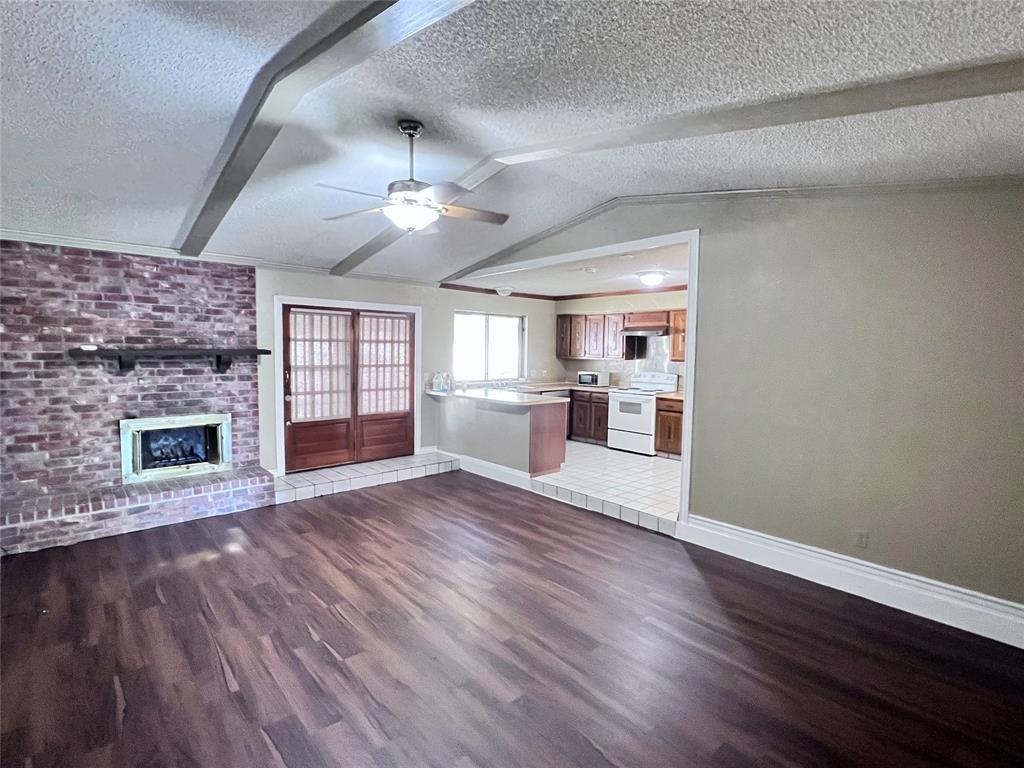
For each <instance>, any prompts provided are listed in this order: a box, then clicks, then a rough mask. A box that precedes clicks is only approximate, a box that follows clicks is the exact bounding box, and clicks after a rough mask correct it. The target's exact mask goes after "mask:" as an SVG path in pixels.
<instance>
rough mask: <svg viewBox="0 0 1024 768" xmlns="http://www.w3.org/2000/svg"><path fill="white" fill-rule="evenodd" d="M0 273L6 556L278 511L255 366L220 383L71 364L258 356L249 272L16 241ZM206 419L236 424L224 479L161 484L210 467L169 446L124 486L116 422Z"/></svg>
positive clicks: (218, 475)
mask: <svg viewBox="0 0 1024 768" xmlns="http://www.w3.org/2000/svg"><path fill="white" fill-rule="evenodd" d="M0 258H2V261H3V270H2V274H0V324H2V336H0V340H2V344H3V350H2V354H0V380H2V384H3V394H2V410H0V419H2V428H3V438H2V457H3V467H2V471H0V495H2V510H0V546H2V548H3V550H4V552H5V553H10V552H20V551H28V550H32V549H40V548H43V547H47V546H55V545H60V544H67V543H72V542H74V541H79V540H83V539H89V538H97V537H100V536H107V535H113V534H117V533H124V532H126V531H131V530H137V529H140V528H147V527H152V526H155V525H163V524H167V523H171V522H179V521H181V520H187V519H191V518H195V517H202V516H208V515H213V514H223V513H226V512H235V511H239V510H242V509H251V508H253V507H258V506H263V505H265V504H269V503H272V499H273V479H272V478H271V476H270V475H269V473H267V472H266V471H265V470H263V469H261V468H260V467H259V465H258V454H259V448H258V440H259V435H258V426H257V424H258V418H257V384H256V378H257V364H258V363H257V362H256V359H255V358H249V359H243V358H239V359H237V360H235V361H234V363H233V365H231V367H230V368H229V369H228V370H227V371H226V372H223V373H220V372H218V371H217V370H216V366H214V365H213V364H212V361H211V360H206V359H202V358H182V359H175V358H161V359H153V360H148V359H146V358H145V357H142V358H140V359H139V360H138V362H137V364H136V366H135V368H134V370H131V371H128V372H126V373H122V372H120V371H119V370H118V366H117V365H116V364H112V362H111V361H109V360H102V359H93V360H81V359H79V360H75V359H72V358H71V357H70V356H69V354H68V353H69V350H70V349H71V348H73V347H79V346H82V345H103V346H108V347H124V346H129V347H177V346H185V347H193V348H195V347H213V346H223V347H253V346H255V341H256V306H255V273H254V270H253V269H252V268H251V267H241V266H235V265H225V264H214V263H209V262H200V261H197V260H186V259H167V258H159V257H150V256H137V255H130V254H124V253H109V252H104V251H90V250H82V249H77V248H64V247H57V246H47V245H37V244H33V243H23V242H13V241H3V242H2V243H0ZM204 415H215V416H226V417H228V418H229V420H230V421H229V423H230V432H229V434H230V446H229V451H230V453H229V456H230V460H229V461H230V463H229V465H228V466H227V467H217V469H218V470H219V471H187V470H186V471H183V472H173V471H172V472H166V471H164V470H166V469H168V467H170V466H171V465H174V464H175V462H177V464H176V466H178V467H179V468H180V467H187V466H190V465H192V466H195V465H197V464H199V463H210V462H207V461H206V458H210V457H209V456H207V457H206V458H203V459H202V462H200V461H195V460H193V458H198V457H188V456H186V455H184V448H183V447H182V446H180V445H173V440H172V437H173V434H172V433H169V432H168V433H166V434H163V435H160V436H159V437H160V443H159V445H158V447H157V448H156V453H157V454H160V456H159V457H157V458H156V459H155V461H154V464H161V463H162V465H161V466H153V467H150V469H157V470H158V472H157V473H156V474H149V475H146V474H143V475H140V476H136V477H126V475H125V473H124V464H123V460H122V430H121V422H122V421H130V420H138V419H146V420H157V422H154V423H159V420H164V419H166V420H168V422H167V424H168V425H171V424H174V423H178V424H181V425H182V426H193V425H191V424H187V425H186V424H185V422H188V421H189V419H194V418H195V417H199V416H204ZM175 420H177V421H175ZM136 423H138V422H136ZM202 434H203V435H205V434H206V433H205V432H204V433H202ZM195 435H198V433H193V434H191V435H190V434H189V433H180V434H179V435H177V437H178V438H180V439H183V438H184V437H190V436H191V437H194V436H195ZM169 441H170V442H169ZM133 450H134V448H133ZM204 450H205V448H204ZM217 450H218V451H221V452H222V451H223V446H221V445H220V444H218V446H217ZM149 451H150V457H149V458H151V459H152V458H154V457H153V456H152V454H153V446H152V445H150V446H149ZM178 454H181V455H178ZM215 458H217V459H218V460H219V459H220V458H221V456H220V455H218V456H217V457H215ZM219 463H222V462H219ZM211 469H213V467H211ZM161 472H162V474H161ZM126 479H127V480H128V481H129V482H125V480H126Z"/></svg>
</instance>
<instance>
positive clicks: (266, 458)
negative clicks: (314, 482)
mask: <svg viewBox="0 0 1024 768" xmlns="http://www.w3.org/2000/svg"><path fill="white" fill-rule="evenodd" d="M277 295H281V296H301V297H306V298H310V299H336V300H349V301H361V302H380V303H387V304H404V305H413V306H419V307H421V308H422V310H423V321H422V323H423V327H422V340H423V350H422V353H421V355H420V369H421V371H422V372H423V375H424V384H426V381H427V379H426V376H427V375H429V374H431V373H434V372H436V371H441V370H447V371H450V370H451V367H452V322H453V321H452V318H453V315H454V313H455V311H456V310H470V311H480V312H501V313H504V314H521V315H524V316H525V317H526V329H527V330H526V333H527V344H526V347H527V371H528V373H529V375H530V376H531V377H536V378H560V377H562V376H563V375H564V370H563V368H562V365H561V364H560V363H559V362H558V360H556V359H555V303H554V302H552V301H544V300H540V299H519V298H514V297H508V298H501V297H499V296H494V295H487V294H480V293H470V292H467V291H452V290H447V289H441V288H432V287H429V286H419V285H410V284H405V283H390V282H384V281H380V280H356V279H352V278H341V277H331V276H327V275H322V274H312V273H304V272H286V271H278V270H270V269H257V270H256V336H257V341H258V343H259V345H260V346H261V347H265V348H268V349H271V350H272V351H273V354H274V355H275V356H276V355H279V354H280V350H278V349H277V348H276V342H275V339H274V296H277ZM272 360H273V357H272V358H271V360H266V361H264V362H262V363H261V364H260V376H259V387H260V396H259V402H260V463H261V464H262V465H263V466H264V467H266V468H267V469H270V470H275V469H278V468H277V466H276V465H277V457H276V447H275V439H276V429H277V428H279V418H278V414H277V402H276V399H275V396H274V383H275V382H274V365H273V362H272ZM418 406H419V407H420V419H421V441H422V443H423V445H434V444H436V442H437V402H436V401H435V400H434V399H432V398H430V397H427V396H426V395H423V396H421V397H420V399H419V401H418Z"/></svg>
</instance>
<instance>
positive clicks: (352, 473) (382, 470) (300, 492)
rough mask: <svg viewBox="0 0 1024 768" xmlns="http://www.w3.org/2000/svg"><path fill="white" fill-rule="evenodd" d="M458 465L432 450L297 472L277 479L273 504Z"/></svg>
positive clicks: (423, 473) (457, 466)
mask: <svg viewBox="0 0 1024 768" xmlns="http://www.w3.org/2000/svg"><path fill="white" fill-rule="evenodd" d="M458 468H459V460H458V459H457V458H455V457H453V456H449V455H448V454H446V453H439V452H436V451H432V452H430V453H419V454H416V455H415V456H399V457H397V458H394V459H381V460H380V461H367V462H364V463H362V464H345V465H344V466H341V467H331V468H330V469H316V470H312V471H309V472H296V473H293V474H290V475H284V476H282V477H278V478H276V479H275V480H274V503H275V504H285V503H287V502H289V501H301V500H302V499H311V498H313V497H314V496H326V495H328V494H331V493H345V492H346V491H354V490H357V489H359V488H369V487H370V486H374V485H384V484H385V483H400V482H402V481H403V480H413V479H415V478H417V477H426V476H427V475H437V474H440V473H442V472H451V471H452V470H455V469H458Z"/></svg>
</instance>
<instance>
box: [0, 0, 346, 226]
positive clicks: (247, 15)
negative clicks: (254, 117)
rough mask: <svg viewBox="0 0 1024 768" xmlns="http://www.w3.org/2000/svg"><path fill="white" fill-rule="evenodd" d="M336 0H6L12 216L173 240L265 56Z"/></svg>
mask: <svg viewBox="0 0 1024 768" xmlns="http://www.w3.org/2000/svg"><path fill="white" fill-rule="evenodd" d="M330 5H331V4H330V3H327V2H305V1H303V2H256V1H253V2H203V3H192V2H179V3H173V2H160V3H152V2H149V3H138V2H52V3H31V2H4V3H0V30H2V36H0V50H2V90H3V115H2V143H0V152H2V159H3V169H2V176H0V185H2V195H3V197H2V203H3V206H2V211H3V226H4V227H5V228H10V229H19V230H25V231H30V232H39V233H44V234H57V235H67V236H77V237H88V238H96V239H103V240H113V241H120V242H129V243H139V244H143V245H156V246H170V245H176V243H174V242H173V241H174V239H175V237H176V235H177V233H178V231H179V229H180V228H181V226H182V224H183V222H184V220H185V217H186V215H187V213H188V211H189V209H190V208H191V207H192V206H193V205H194V203H195V202H196V200H197V199H199V198H200V197H201V195H202V194H203V190H204V182H205V180H206V178H207V176H208V174H209V173H210V171H211V168H212V167H213V165H214V161H215V159H216V157H217V153H218V151H219V149H220V146H221V143H222V142H223V140H224V137H225V135H226V134H227V132H228V128H229V126H230V125H231V122H232V120H234V118H235V113H236V111H237V110H238V107H239V104H240V102H241V100H242V97H243V96H244V94H245V91H246V88H247V87H248V86H249V84H250V82H252V80H253V77H254V76H255V75H256V73H257V72H258V70H259V68H260V67H261V66H262V65H263V64H264V63H265V62H266V61H267V60H269V59H270V58H271V57H272V56H273V55H274V53H276V52H277V51H278V50H279V49H280V48H281V47H282V46H283V45H284V44H285V43H286V42H287V41H288V40H289V39H290V38H291V37H293V36H294V35H295V34H296V33H298V32H299V31H300V30H302V29H303V28H305V27H306V26H308V25H309V24H310V22H312V21H313V20H314V19H315V18H316V17H317V16H319V15H320V14H321V13H323V12H324V11H325V10H326V9H327V8H329V7H330Z"/></svg>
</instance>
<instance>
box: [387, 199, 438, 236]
mask: <svg viewBox="0 0 1024 768" xmlns="http://www.w3.org/2000/svg"><path fill="white" fill-rule="evenodd" d="M381 213H383V214H384V215H385V216H387V217H388V219H390V220H391V223H392V224H394V225H395V226H396V227H398V228H399V229H404V230H405V231H406V232H415V231H416V230H418V229H423V228H424V227H429V226H430V225H431V224H433V223H434V222H435V221H437V219H438V217H439V216H440V215H441V214H440V213H438V212H437V211H435V210H434V209H433V208H428V207H427V206H425V205H419V204H417V203H412V202H406V203H398V204H396V205H388V206H385V207H384V210H383V211H381Z"/></svg>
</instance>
